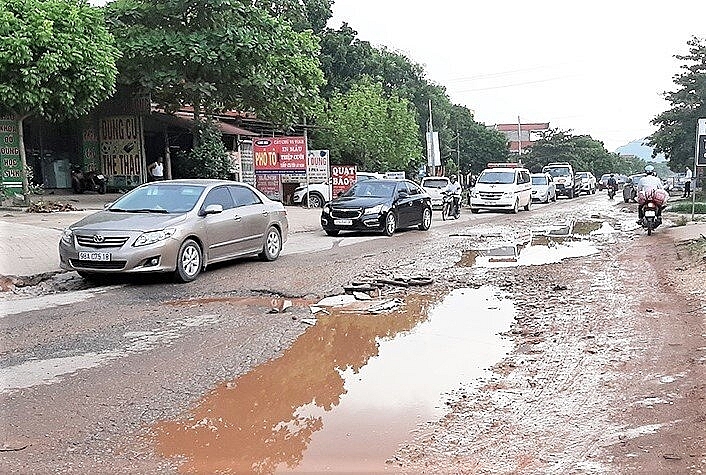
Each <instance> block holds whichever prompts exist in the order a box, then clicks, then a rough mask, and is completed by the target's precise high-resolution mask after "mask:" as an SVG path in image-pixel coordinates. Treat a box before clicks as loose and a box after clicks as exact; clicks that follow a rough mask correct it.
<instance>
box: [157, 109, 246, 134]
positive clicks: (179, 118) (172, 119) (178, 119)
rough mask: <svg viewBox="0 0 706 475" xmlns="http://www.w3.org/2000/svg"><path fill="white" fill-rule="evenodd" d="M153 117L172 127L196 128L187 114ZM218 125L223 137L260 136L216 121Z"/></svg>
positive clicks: (192, 119)
mask: <svg viewBox="0 0 706 475" xmlns="http://www.w3.org/2000/svg"><path fill="white" fill-rule="evenodd" d="M151 117H152V118H154V119H156V120H157V121H159V122H161V123H163V124H166V125H167V126H170V127H179V128H183V129H193V127H194V118H193V116H189V115H185V114H165V113H163V112H152V114H151ZM216 125H217V127H218V130H220V131H221V133H222V134H223V135H243V136H248V137H255V136H257V135H258V134H257V133H255V132H251V131H249V130H245V129H243V128H241V127H237V126H235V125H232V124H228V123H226V122H223V121H220V120H219V121H216Z"/></svg>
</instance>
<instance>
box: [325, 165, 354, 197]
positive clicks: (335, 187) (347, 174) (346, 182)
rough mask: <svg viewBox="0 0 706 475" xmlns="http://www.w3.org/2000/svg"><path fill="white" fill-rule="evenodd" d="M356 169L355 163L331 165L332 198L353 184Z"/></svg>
mask: <svg viewBox="0 0 706 475" xmlns="http://www.w3.org/2000/svg"><path fill="white" fill-rule="evenodd" d="M356 171H357V168H356V166H355V165H336V166H333V167H331V187H332V191H333V194H332V195H331V196H332V197H333V198H335V197H337V196H338V194H339V193H343V192H344V191H346V190H347V189H348V188H350V187H351V186H353V185H354V184H355V181H356Z"/></svg>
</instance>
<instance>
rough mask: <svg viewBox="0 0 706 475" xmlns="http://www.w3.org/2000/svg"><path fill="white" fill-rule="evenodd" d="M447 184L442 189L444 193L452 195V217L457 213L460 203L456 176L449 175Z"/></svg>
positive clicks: (459, 187) (459, 188) (458, 184)
mask: <svg viewBox="0 0 706 475" xmlns="http://www.w3.org/2000/svg"><path fill="white" fill-rule="evenodd" d="M449 179H450V181H449V184H448V185H446V188H444V192H445V193H450V194H452V195H453V204H454V206H453V210H452V213H451V214H452V215H454V214H456V213H458V211H459V205H460V203H461V184H460V183H459V182H458V181H457V178H456V175H451V176H450V177H449Z"/></svg>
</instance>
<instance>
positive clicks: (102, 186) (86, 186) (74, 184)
mask: <svg viewBox="0 0 706 475" xmlns="http://www.w3.org/2000/svg"><path fill="white" fill-rule="evenodd" d="M71 188H73V190H74V192H75V193H79V194H80V193H83V192H84V191H97V192H98V193H100V194H101V195H103V194H105V192H106V190H107V188H108V181H107V180H106V178H105V175H103V174H101V173H98V172H97V171H95V170H89V171H87V172H84V171H83V170H81V167H78V166H74V167H73V168H72V169H71Z"/></svg>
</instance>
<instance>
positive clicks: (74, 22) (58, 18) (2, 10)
mask: <svg viewBox="0 0 706 475" xmlns="http://www.w3.org/2000/svg"><path fill="white" fill-rule="evenodd" d="M119 55H120V53H119V51H118V50H117V49H116V48H115V45H114V40H113V37H112V36H111V35H110V34H109V33H108V31H107V30H106V28H105V23H104V20H103V15H102V12H101V10H100V9H98V8H94V7H91V6H90V5H88V3H87V2H86V1H84V0H0V108H2V109H3V110H4V111H5V112H7V113H10V114H11V115H12V116H13V117H14V118H15V120H16V121H17V124H18V130H19V133H20V143H19V148H20V160H21V162H22V167H23V170H26V168H27V158H26V154H25V148H24V136H23V132H22V127H23V122H24V120H25V119H26V118H27V117H30V116H32V115H39V116H41V117H43V118H45V119H47V120H53V121H56V120H61V119H68V118H75V117H80V116H82V115H85V114H87V113H88V112H90V111H91V109H93V108H94V107H95V106H96V105H97V104H98V103H99V102H100V101H102V100H104V99H106V98H107V97H109V96H110V95H111V94H112V93H113V91H114V88H115V80H116V76H117V68H116V60H117V59H118V57H119ZM22 189H23V192H24V194H25V196H27V192H28V182H27V176H26V174H23V178H22ZM26 199H27V198H26Z"/></svg>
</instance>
